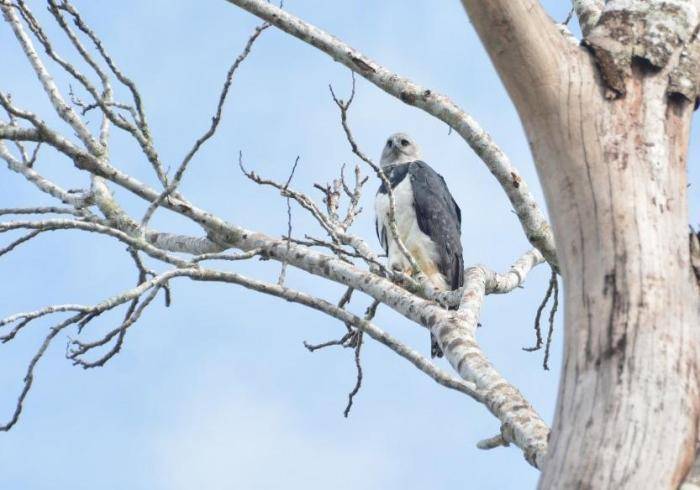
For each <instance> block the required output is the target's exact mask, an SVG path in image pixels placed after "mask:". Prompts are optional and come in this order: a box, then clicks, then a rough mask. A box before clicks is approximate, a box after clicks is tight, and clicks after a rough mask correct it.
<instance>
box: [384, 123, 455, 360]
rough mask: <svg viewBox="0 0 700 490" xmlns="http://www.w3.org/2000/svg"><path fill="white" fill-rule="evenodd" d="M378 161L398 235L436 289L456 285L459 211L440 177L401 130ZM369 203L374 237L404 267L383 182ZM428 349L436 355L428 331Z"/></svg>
mask: <svg viewBox="0 0 700 490" xmlns="http://www.w3.org/2000/svg"><path fill="white" fill-rule="evenodd" d="M381 166H382V170H383V171H384V173H385V174H386V176H387V179H388V180H389V182H390V184H391V188H392V190H393V194H394V202H395V205H396V216H395V220H396V227H397V229H398V234H399V237H400V238H401V241H403V243H404V245H405V246H406V248H407V249H408V251H409V252H411V255H412V256H413V258H414V259H415V260H416V262H417V263H418V266H419V267H420V269H421V271H423V272H424V273H425V274H426V276H427V277H428V278H429V279H430V281H431V282H432V283H433V285H434V286H435V288H437V289H439V290H442V291H446V290H450V291H452V290H455V289H458V288H460V287H462V284H463V283H464V262H463V259H462V242H461V240H460V235H461V225H462V214H461V211H460V209H459V206H457V203H456V202H455V200H454V199H453V198H452V194H450V191H449V190H448V189H447V184H445V179H443V178H442V176H441V175H440V174H438V173H437V172H435V170H433V169H432V168H431V167H430V166H429V165H428V164H427V163H425V162H423V161H421V159H420V150H419V148H418V146H417V145H416V144H415V143H414V141H413V140H412V139H411V138H410V137H409V136H408V135H406V134H404V133H396V134H394V135H391V136H390V137H389V139H388V140H387V142H386V145H385V146H384V150H383V151H382V158H381ZM374 208H375V212H376V214H377V219H376V222H375V224H376V229H377V237H378V238H379V241H380V242H381V244H382V247H383V248H384V251H385V252H386V254H387V257H388V261H389V267H391V268H392V269H394V270H399V271H402V272H406V273H410V272H411V267H410V264H409V263H408V261H407V260H406V258H405V257H404V255H403V254H402V253H401V250H399V248H398V245H397V243H396V241H395V240H394V238H393V236H392V233H391V229H390V228H389V195H388V193H387V189H386V187H385V185H384V184H383V183H382V185H381V187H379V190H378V191H377V197H376V199H375V203H374ZM431 355H432V356H433V357H435V356H438V357H441V356H442V351H441V350H440V346H439V345H438V343H437V341H436V340H435V339H434V338H432V337H431Z"/></svg>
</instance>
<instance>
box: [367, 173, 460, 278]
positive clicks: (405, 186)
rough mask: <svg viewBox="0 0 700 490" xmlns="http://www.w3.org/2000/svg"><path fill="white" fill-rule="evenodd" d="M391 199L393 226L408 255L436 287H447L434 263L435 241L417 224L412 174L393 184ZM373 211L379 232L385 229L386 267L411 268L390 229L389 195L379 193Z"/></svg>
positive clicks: (438, 256)
mask: <svg viewBox="0 0 700 490" xmlns="http://www.w3.org/2000/svg"><path fill="white" fill-rule="evenodd" d="M393 194H394V202H395V205H396V228H397V229H398V232H399V237H401V240H402V241H403V243H404V245H406V248H407V249H408V250H409V251H410V252H411V255H413V257H414V258H415V259H416V262H418V265H419V266H420V268H421V270H422V271H423V272H425V273H426V275H427V276H428V277H430V278H431V280H432V282H433V283H434V284H435V286H436V287H438V288H440V289H444V290H447V289H449V287H448V285H447V281H446V280H445V277H444V276H443V275H442V274H441V273H440V272H439V270H438V267H437V264H438V261H439V260H440V254H439V253H438V250H437V248H436V247H435V244H434V243H433V241H432V240H431V239H430V237H429V236H428V235H426V234H425V233H423V232H422V231H421V229H420V226H419V225H418V219H417V217H416V210H415V208H414V202H413V189H412V187H411V177H410V175H406V177H405V178H404V179H403V180H402V181H401V182H400V183H399V184H398V185H397V186H396V187H394V192H393ZM374 210H375V212H376V216H377V225H378V228H379V231H380V233H381V231H382V230H383V229H385V230H386V231H385V233H386V240H387V245H388V252H387V255H388V262H389V267H390V268H393V269H396V270H401V271H410V269H411V267H410V264H409V263H408V261H407V260H406V258H405V257H404V256H403V254H402V253H401V250H400V249H399V247H398V245H397V243H396V241H395V240H394V238H393V235H392V233H391V229H390V228H389V195H388V194H382V193H378V194H377V197H376V199H375V202H374Z"/></svg>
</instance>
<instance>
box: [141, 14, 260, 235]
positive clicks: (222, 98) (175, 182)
mask: <svg viewBox="0 0 700 490" xmlns="http://www.w3.org/2000/svg"><path fill="white" fill-rule="evenodd" d="M268 27H270V24H268V23H267V22H264V23H263V24H261V25H259V26H258V27H256V28H255V30H254V31H253V34H252V35H251V36H250V37H249V38H248V41H247V42H246V45H245V47H244V48H243V51H242V52H241V54H239V55H238V57H237V58H236V59H235V61H234V62H233V64H232V65H231V67H230V68H229V70H228V72H227V73H226V79H225V81H224V86H223V88H222V89H221V93H220V94H219V102H218V104H217V105H216V112H215V113H214V116H213V117H212V119H211V125H210V126H209V129H207V131H206V132H205V133H204V134H203V135H202V136H200V137H199V139H197V141H195V143H194V145H193V146H192V148H191V149H190V151H189V152H188V153H187V155H186V156H185V158H184V159H183V160H182V163H180V166H179V167H178V169H177V171H176V172H175V175H174V176H173V178H172V180H171V181H170V183H169V184H168V186H167V187H166V188H165V190H164V191H163V192H162V193H161V194H160V195H159V196H158V198H157V199H156V200H154V201H153V202H152V203H151V205H150V206H149V207H148V209H147V210H146V214H144V216H143V219H142V220H141V226H142V227H143V228H145V227H146V226H147V224H148V222H149V221H150V219H151V216H153V213H154V212H155V211H156V209H157V208H158V207H159V206H160V204H161V203H162V202H163V201H164V200H165V199H167V197H168V196H169V195H170V194H172V193H173V191H175V189H177V187H178V186H179V185H180V181H181V180H182V177H183V176H184V174H185V170H187V165H188V164H189V163H190V161H191V160H192V158H193V157H194V156H195V154H196V153H197V152H198V151H199V149H200V148H201V147H202V145H203V144H204V143H205V142H206V141H207V140H208V139H209V138H211V137H212V136H214V133H216V130H217V128H218V127H219V123H220V122H221V115H222V112H223V108H224V102H226V96H227V95H228V93H229V89H230V87H231V82H232V81H233V75H234V73H235V72H236V70H237V69H238V67H239V66H240V64H241V63H242V62H243V61H244V60H245V59H246V58H247V57H248V55H249V54H250V50H251V48H252V47H253V43H255V40H256V39H258V37H259V36H260V34H261V33H262V32H263V31H264V30H265V29H267V28H268Z"/></svg>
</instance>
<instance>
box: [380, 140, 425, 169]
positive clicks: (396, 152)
mask: <svg viewBox="0 0 700 490" xmlns="http://www.w3.org/2000/svg"><path fill="white" fill-rule="evenodd" d="M420 158H421V156H420V148H418V145H417V144H416V143H415V142H414V141H413V138H411V137H410V136H409V135H407V134H406V133H395V134H392V135H391V136H389V139H387V140H386V144H385V145H384V149H383V150H382V159H381V160H380V164H381V166H382V167H387V166H389V165H398V164H400V163H408V162H415V161H416V160H420Z"/></svg>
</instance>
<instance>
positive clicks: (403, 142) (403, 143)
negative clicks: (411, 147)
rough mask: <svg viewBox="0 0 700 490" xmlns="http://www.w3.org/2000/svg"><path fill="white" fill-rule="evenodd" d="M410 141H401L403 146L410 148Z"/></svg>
mask: <svg viewBox="0 0 700 490" xmlns="http://www.w3.org/2000/svg"><path fill="white" fill-rule="evenodd" d="M408 144H409V142H408V140H401V146H408Z"/></svg>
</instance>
